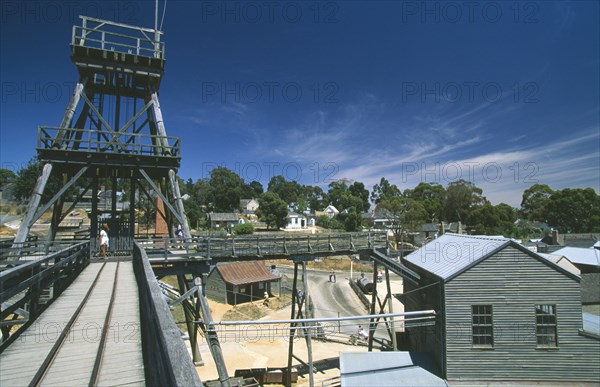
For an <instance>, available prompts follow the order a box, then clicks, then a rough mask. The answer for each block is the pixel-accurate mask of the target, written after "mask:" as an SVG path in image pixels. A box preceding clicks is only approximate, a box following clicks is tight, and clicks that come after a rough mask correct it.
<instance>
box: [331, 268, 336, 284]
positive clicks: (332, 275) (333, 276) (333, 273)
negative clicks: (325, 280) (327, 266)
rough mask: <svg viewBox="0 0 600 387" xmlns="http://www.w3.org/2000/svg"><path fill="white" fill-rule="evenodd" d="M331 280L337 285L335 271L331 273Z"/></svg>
mask: <svg viewBox="0 0 600 387" xmlns="http://www.w3.org/2000/svg"><path fill="white" fill-rule="evenodd" d="M331 278H333V283H335V281H336V279H335V271H332V272H331Z"/></svg>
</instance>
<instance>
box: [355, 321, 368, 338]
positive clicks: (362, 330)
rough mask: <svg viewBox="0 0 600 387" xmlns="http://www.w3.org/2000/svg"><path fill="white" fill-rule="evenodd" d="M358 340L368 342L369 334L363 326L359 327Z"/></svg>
mask: <svg viewBox="0 0 600 387" xmlns="http://www.w3.org/2000/svg"><path fill="white" fill-rule="evenodd" d="M358 338H359V339H361V340H366V339H368V338H369V333H368V332H367V330H366V329H365V328H363V327H362V326H361V325H359V326H358Z"/></svg>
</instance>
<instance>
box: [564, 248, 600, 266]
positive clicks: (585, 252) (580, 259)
mask: <svg viewBox="0 0 600 387" xmlns="http://www.w3.org/2000/svg"><path fill="white" fill-rule="evenodd" d="M552 254H554V255H562V256H565V257H567V259H568V260H569V261H571V262H573V263H574V264H575V265H588V266H595V267H600V250H597V249H594V248H585V247H563V248H562V249H560V250H556V251H555V252H553V253H552Z"/></svg>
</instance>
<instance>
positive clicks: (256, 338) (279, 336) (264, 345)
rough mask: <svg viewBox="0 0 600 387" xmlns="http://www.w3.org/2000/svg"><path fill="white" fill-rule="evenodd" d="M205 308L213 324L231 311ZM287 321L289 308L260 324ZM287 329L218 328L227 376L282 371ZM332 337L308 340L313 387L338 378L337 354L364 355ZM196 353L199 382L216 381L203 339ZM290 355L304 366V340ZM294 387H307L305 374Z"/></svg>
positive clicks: (362, 348)
mask: <svg viewBox="0 0 600 387" xmlns="http://www.w3.org/2000/svg"><path fill="white" fill-rule="evenodd" d="M340 274H341V273H340ZM338 278H339V277H338ZM342 278H343V277H342ZM340 279H341V278H340ZM392 284H393V285H395V286H392V288H393V289H392V293H396V292H400V289H396V288H397V287H398V286H399V284H398V282H396V281H393V282H392ZM380 291H383V289H380ZM396 302H397V300H395V299H394V303H395V304H396ZM209 304H210V307H211V310H212V317H213V320H214V321H221V320H222V316H223V315H224V314H225V313H226V312H227V311H228V310H230V309H231V308H232V307H231V306H230V305H224V304H219V303H215V302H212V301H209ZM402 310H403V308H402V307H401V304H399V305H395V308H394V312H401V311H402ZM289 318H290V307H287V308H284V309H281V310H278V311H273V312H272V313H270V314H269V315H267V316H265V317H263V318H262V319H261V320H270V321H273V320H287V319H289ZM288 327H289V326H288V325H287V324H281V325H275V324H269V325H260V326H256V325H252V326H250V325H247V326H238V327H221V328H220V329H219V332H218V334H219V342H220V344H221V349H222V352H223V355H224V358H225V363H226V367H227V372H228V374H229V376H233V375H234V373H235V370H236V369H248V368H266V367H286V366H287V359H288V351H289V330H288ZM333 337H334V339H336V341H321V340H311V345H312V355H313V363H315V367H316V369H317V372H316V373H315V374H314V378H315V384H316V385H320V384H321V382H322V381H326V380H328V379H332V378H335V377H339V376H340V371H339V368H338V367H339V362H338V359H339V356H340V353H341V352H366V351H367V348H366V347H365V346H353V345H349V344H343V343H344V342H345V341H346V340H347V336H343V335H333ZM200 352H201V356H202V360H203V361H204V365H203V366H199V367H196V370H197V371H198V375H199V376H200V379H201V380H202V381H203V382H205V381H210V380H216V379H218V373H217V369H216V366H215V364H214V361H213V358H212V355H211V353H210V350H209V348H208V345H207V343H206V341H204V339H203V338H201V340H200ZM294 355H296V356H297V357H299V358H301V359H302V360H304V361H305V362H308V350H307V345H306V341H305V340H303V339H298V338H297V339H296V340H295V341H294ZM327 360H328V361H327ZM292 365H293V366H295V367H301V364H300V362H299V361H298V360H296V359H293V361H292ZM302 368H305V367H302ZM302 368H301V369H302ZM297 385H298V386H305V385H309V375H308V373H305V374H300V373H299V377H298V384H297Z"/></svg>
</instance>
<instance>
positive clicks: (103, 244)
mask: <svg viewBox="0 0 600 387" xmlns="http://www.w3.org/2000/svg"><path fill="white" fill-rule="evenodd" d="M108 246H109V238H108V224H106V223H104V224H103V225H102V229H101V230H100V255H101V256H102V259H106V250H108Z"/></svg>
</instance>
